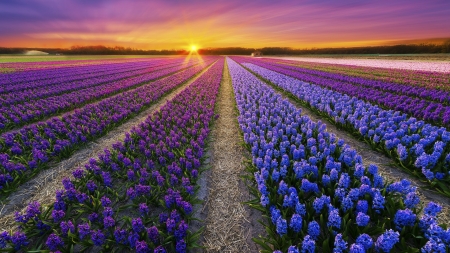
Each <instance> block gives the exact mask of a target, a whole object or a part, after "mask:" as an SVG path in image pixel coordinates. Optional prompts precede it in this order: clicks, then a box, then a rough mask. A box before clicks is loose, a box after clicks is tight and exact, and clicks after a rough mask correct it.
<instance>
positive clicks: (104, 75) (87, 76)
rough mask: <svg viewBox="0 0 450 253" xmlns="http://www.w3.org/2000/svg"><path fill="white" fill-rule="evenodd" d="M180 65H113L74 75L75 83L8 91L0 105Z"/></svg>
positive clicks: (153, 62)
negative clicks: (104, 68)
mask: <svg viewBox="0 0 450 253" xmlns="http://www.w3.org/2000/svg"><path fill="white" fill-rule="evenodd" d="M163 63H164V64H163ZM181 63H182V61H181V60H180V61H174V60H166V61H165V62H162V61H156V60H155V61H152V62H146V63H140V64H139V63H137V64H128V65H127V66H125V65H124V66H122V67H120V68H117V66H115V65H113V66H111V68H110V69H107V71H102V72H100V73H98V72H97V73H74V76H76V77H77V80H75V81H73V80H71V81H69V79H72V78H73V77H74V76H67V77H64V78H61V79H59V80H58V82H57V83H53V84H48V85H42V82H43V81H37V82H36V83H35V86H34V87H33V88H29V89H20V90H15V91H14V92H11V91H10V92H5V93H2V94H0V104H1V105H11V104H17V103H21V102H24V101H29V100H30V99H32V98H44V97H49V96H52V95H57V94H61V93H67V92H69V91H74V90H79V89H83V88H87V87H91V86H95V85H100V84H104V83H107V82H112V81H116V80H120V79H124V78H127V77H132V76H137V75H142V74H145V73H148V72H149V71H151V70H153V68H154V67H157V69H162V68H164V65H165V64H166V65H167V64H171V65H176V64H181ZM171 65H169V66H168V67H170V66H171ZM65 78H67V80H65Z"/></svg>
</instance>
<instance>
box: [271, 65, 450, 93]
mask: <svg viewBox="0 0 450 253" xmlns="http://www.w3.org/2000/svg"><path fill="white" fill-rule="evenodd" d="M277 62H280V63H283V64H289V65H296V66H299V67H300V66H301V67H302V68H308V69H317V70H324V71H327V72H333V73H340V74H344V75H351V76H359V77H366V78H369V79H373V80H381V81H387V82H392V83H399V84H407V85H412V86H419V87H425V88H429V89H440V90H448V88H449V87H450V86H449V84H450V73H443V72H429V71H420V70H406V69H394V68H380V67H378V68H377V67H367V66H365V67H364V66H355V65H343V64H331V63H313V62H305V61H292V60H281V59H278V60H277Z"/></svg>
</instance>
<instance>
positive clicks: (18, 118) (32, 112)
mask: <svg viewBox="0 0 450 253" xmlns="http://www.w3.org/2000/svg"><path fill="white" fill-rule="evenodd" d="M197 63H198V62H196V61H192V62H190V63H188V64H183V65H180V64H177V65H175V66H172V67H169V68H167V67H166V66H163V67H162V68H157V67H156V68H153V69H146V70H143V71H141V72H142V73H140V74H138V73H136V72H133V73H122V74H118V75H110V76H108V77H105V78H103V77H102V78H100V80H98V79H88V80H85V81H84V82H83V83H84V84H83V86H85V88H84V89H77V90H75V91H72V92H68V93H63V94H60V95H56V96H51V97H45V98H42V99H38V100H30V101H27V102H24V103H22V104H16V105H11V106H4V107H2V108H1V109H0V122H1V123H0V132H6V131H7V130H9V129H13V128H17V127H19V126H23V125H26V124H29V123H31V122H36V121H38V120H41V119H42V118H45V117H50V116H53V115H56V114H59V113H61V112H65V111H69V110H72V109H74V108H78V107H80V106H82V105H84V104H86V103H88V102H91V101H95V100H98V99H100V98H104V97H108V96H111V95H113V94H116V93H118V92H122V91H125V90H128V89H131V88H135V87H136V86H139V85H142V84H144V83H146V82H149V81H152V80H155V79H158V78H161V77H163V76H166V75H168V74H171V73H174V72H177V71H180V70H182V69H185V68H187V67H191V66H192V65H194V64H197ZM136 74H138V75H137V76H135V75H136ZM98 82H100V84H98Z"/></svg>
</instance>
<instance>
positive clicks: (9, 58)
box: [0, 55, 172, 63]
mask: <svg viewBox="0 0 450 253" xmlns="http://www.w3.org/2000/svg"><path fill="white" fill-rule="evenodd" d="M155 57H159V58H160V57H172V56H170V55H0V63H2V62H42V61H45V62H47V61H73V60H77V61H79V60H105V59H132V58H155Z"/></svg>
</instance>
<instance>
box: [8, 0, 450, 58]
mask: <svg viewBox="0 0 450 253" xmlns="http://www.w3.org/2000/svg"><path fill="white" fill-rule="evenodd" d="M449 24H450V0H388V1H387V0H377V1H369V0H296V1H283V0H270V1H269V0H257V1H251V0H247V1H242V0H228V1H215V0H198V1H189V0H179V1H178V0H163V1H159V0H158V1H153V0H151V1H149V0H14V1H13V0H0V47H1V46H3V47H41V48H43V47H57V48H69V47H71V46H75V45H79V46H85V45H105V46H124V47H131V48H136V49H145V50H148V49H157V50H160V49H187V48H189V47H190V45H192V44H195V45H197V47H199V48H208V47H212V48H215V47H249V48H261V47H292V48H322V47H353V46H375V45H389V44H396V43H400V42H401V43H404V42H416V41H420V42H423V41H427V40H428V39H436V38H437V39H440V38H450V25H449ZM435 41H439V40H435Z"/></svg>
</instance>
